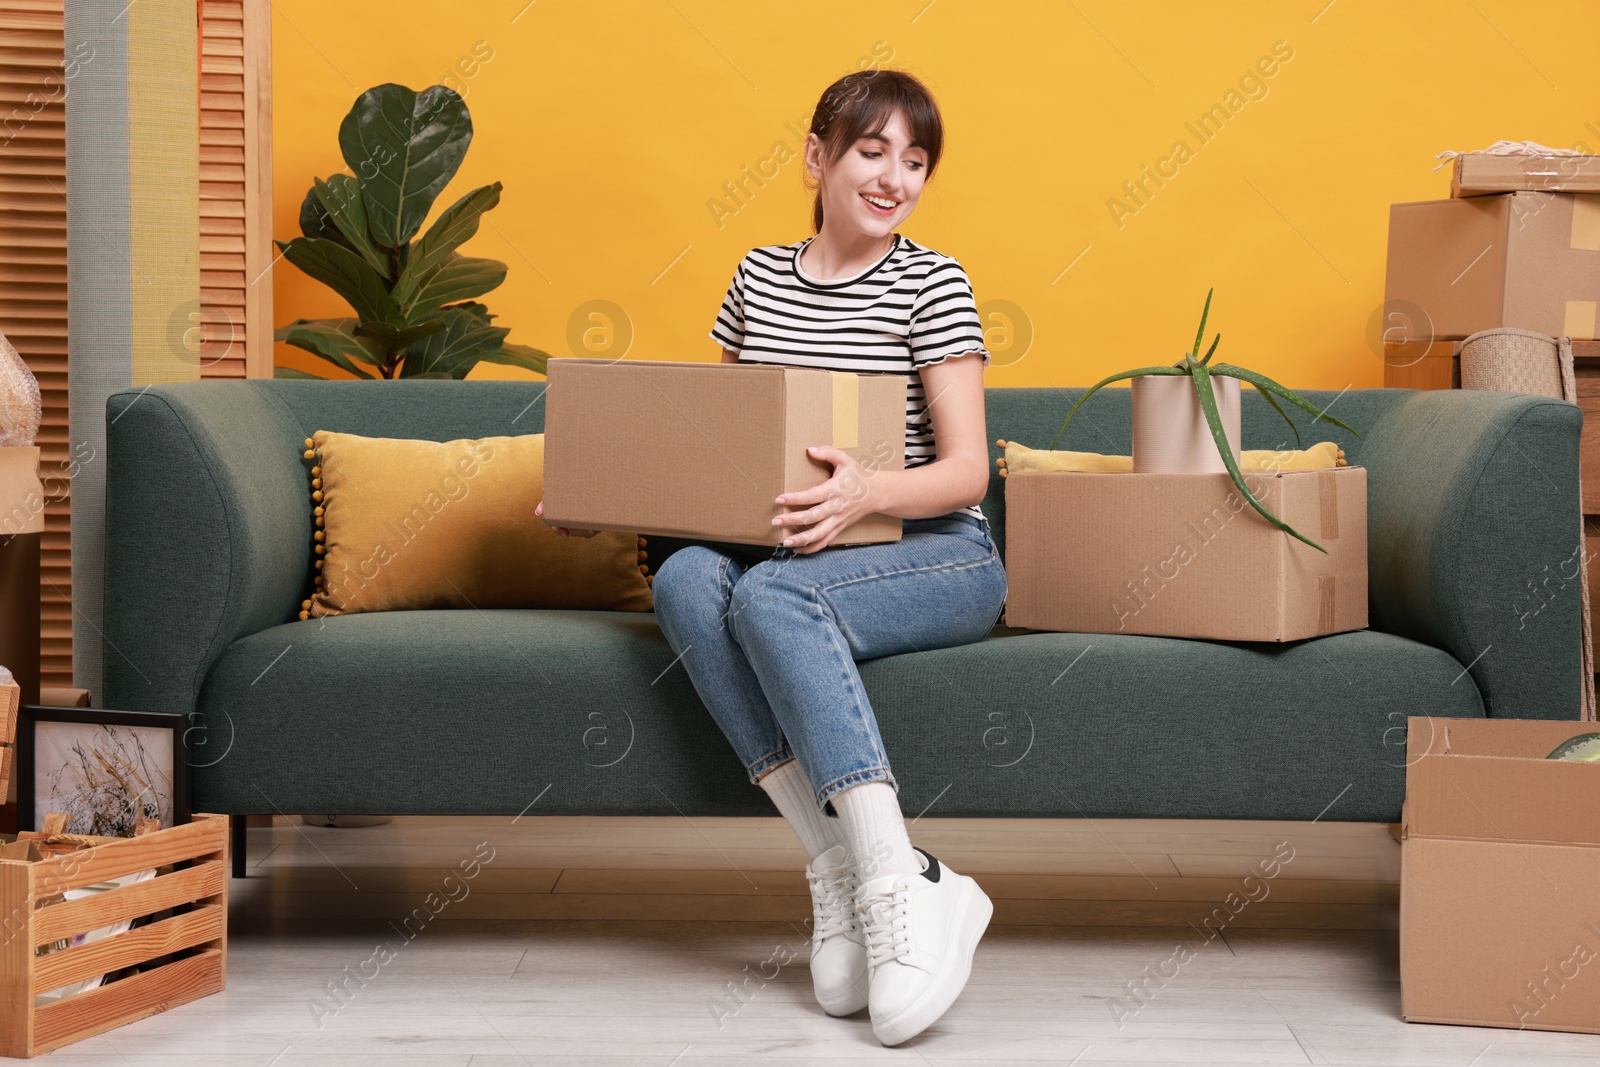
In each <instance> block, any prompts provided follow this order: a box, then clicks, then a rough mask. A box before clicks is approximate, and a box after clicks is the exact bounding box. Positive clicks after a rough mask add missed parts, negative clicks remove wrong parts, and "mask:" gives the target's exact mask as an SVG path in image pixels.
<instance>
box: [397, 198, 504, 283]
mask: <svg viewBox="0 0 1600 1067" xmlns="http://www.w3.org/2000/svg"><path fill="white" fill-rule="evenodd" d="M500 188H501V186H500V183H499V182H494V183H493V184H490V185H485V186H483V187H482V188H481V189H474V190H472V192H470V193H468V194H467V195H466V196H463V197H462V198H461V199H460V200H457V201H456V202H455V203H454V204H451V205H450V206H449V207H448V208H446V209H445V211H444V214H442V215H440V216H439V217H438V218H436V219H434V220H433V225H432V226H429V227H428V232H426V233H424V234H423V235H422V237H421V239H419V240H418V241H417V242H416V245H415V246H414V247H413V248H412V249H411V259H410V261H409V262H408V263H407V264H406V269H405V272H404V273H403V274H401V275H400V278H399V280H398V281H396V282H395V283H394V289H393V290H392V292H393V294H394V302H395V303H396V304H399V305H400V306H401V307H402V308H404V307H405V306H406V305H407V304H409V303H410V302H411V299H412V297H414V296H415V295H416V292H417V289H418V287H419V286H420V285H421V284H422V280H423V279H424V278H425V277H426V276H427V274H428V272H430V271H432V270H433V269H434V268H435V267H437V266H438V265H439V264H441V263H443V262H444V260H445V258H446V257H447V256H449V255H450V253H451V252H454V251H455V250H456V249H457V248H458V247H460V246H461V245H462V244H463V243H464V242H465V241H466V240H467V239H468V238H470V237H471V236H472V235H473V234H475V233H477V232H478V220H479V219H480V218H481V217H482V215H483V213H484V212H485V211H488V210H489V209H490V208H492V207H494V206H495V205H496V204H498V203H499V202H500Z"/></svg>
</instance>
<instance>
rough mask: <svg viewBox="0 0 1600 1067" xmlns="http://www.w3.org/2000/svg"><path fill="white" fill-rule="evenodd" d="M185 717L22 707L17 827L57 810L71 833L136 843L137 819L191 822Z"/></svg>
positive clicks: (32, 826) (31, 825)
mask: <svg viewBox="0 0 1600 1067" xmlns="http://www.w3.org/2000/svg"><path fill="white" fill-rule="evenodd" d="M183 728H184V716H183V715H181V714H179V713H177V712H162V711H116V710H112V709H109V708H66V707H52V706H48V705H43V704H24V705H23V706H22V707H21V708H19V709H18V713H17V742H16V753H15V761H16V779H17V828H18V829H19V830H38V829H40V822H41V821H42V820H43V818H44V816H45V815H46V814H48V813H50V812H52V811H60V812H64V813H66V814H67V815H68V817H69V818H68V823H67V830H68V832H70V833H84V834H96V835H104V836H109V837H132V836H133V829H134V820H135V819H136V818H139V817H140V816H144V817H149V818H159V819H160V820H161V827H162V829H166V828H167V827H170V826H177V825H180V824H182V823H186V822H189V821H190V815H191V811H190V796H189V788H190V783H189V773H188V763H187V761H186V760H185V759H184V758H183V742H184V735H183Z"/></svg>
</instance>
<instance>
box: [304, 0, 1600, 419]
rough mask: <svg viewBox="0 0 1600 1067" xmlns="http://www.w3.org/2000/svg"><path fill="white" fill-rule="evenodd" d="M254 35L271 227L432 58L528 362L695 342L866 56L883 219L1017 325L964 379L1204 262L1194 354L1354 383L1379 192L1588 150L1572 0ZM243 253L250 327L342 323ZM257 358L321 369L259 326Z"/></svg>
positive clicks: (1104, 341)
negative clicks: (1548, 151)
mask: <svg viewBox="0 0 1600 1067" xmlns="http://www.w3.org/2000/svg"><path fill="white" fill-rule="evenodd" d="M513 19H515V21H514V22H513ZM272 29H273V42H272V43H273V98H274V100H273V127H274V145H273V150H274V166H275V175H274V178H275V184H276V210H275V218H276V227H275V228H276V236H277V237H278V238H279V239H284V240H287V239H288V238H289V237H292V236H294V235H295V234H297V233H298V232H299V230H298V227H297V225H296V219H297V215H298V208H299V204H300V201H301V199H302V198H303V196H304V195H305V192H306V190H307V188H308V187H309V185H310V181H311V177H312V176H313V175H320V176H323V177H326V176H328V175H330V174H332V173H334V172H336V171H339V170H341V169H342V168H343V161H342V160H341V158H340V156H339V151H338V144H337V136H336V135H337V129H338V124H339V121H340V119H341V118H342V117H343V116H344V114H345V112H346V111H347V110H348V109H349V107H350V104H351V103H352V102H353V101H354V99H355V97H356V96H357V95H358V94H359V93H360V92H361V91H363V90H365V89H367V88H369V87H371V86H373V85H377V84H380V83H382V82H386V81H395V82H399V83H402V84H405V85H408V86H410V87H411V88H413V89H417V90H421V89H423V88H425V87H426V86H428V85H432V84H435V83H438V82H445V83H446V84H449V85H451V86H453V87H455V88H457V89H458V91H463V92H464V93H465V96H466V102H467V105H468V107H469V108H470V109H471V112H472V118H473V125H474V130H475V134H474V139H473V141H472V146H471V148H470V149H469V151H468V152H467V156H466V161H465V164H464V165H463V167H462V170H461V172H460V174H459V175H458V176H457V178H456V179H455V181H454V182H453V183H452V185H451V187H450V188H449V189H447V191H446V193H445V195H443V196H441V197H440V200H439V201H438V203H437V205H436V210H437V209H442V208H443V207H444V206H446V205H448V204H449V203H450V202H451V201H453V200H454V199H455V197H456V196H458V195H460V194H461V193H463V192H465V191H466V190H468V189H470V188H473V187H475V186H478V185H482V184H485V183H487V182H491V181H495V180H499V181H502V182H504V183H505V190H504V193H503V195H502V200H501V204H500V206H499V207H497V208H495V209H494V210H493V211H491V212H490V213H489V214H488V215H486V216H485V218H486V220H487V222H488V223H490V225H485V226H484V228H483V229H481V230H480V231H479V234H478V236H477V237H475V238H474V239H473V240H472V241H471V242H469V243H468V244H467V245H466V246H465V251H467V252H468V253H469V254H472V255H478V256H492V257H495V258H498V259H502V260H504V261H505V262H506V263H507V264H508V265H509V270H510V273H509V276H508V278H507V280H506V283H505V284H504V285H503V286H502V287H501V288H499V289H497V290H495V291H494V292H492V293H490V294H489V295H488V296H487V297H485V298H484V302H485V303H486V304H488V306H489V308H490V310H491V311H492V312H495V313H496V314H498V315H499V316H500V317H499V318H498V319H497V320H496V322H497V324H498V325H502V326H510V327H512V332H511V335H510V338H509V339H510V340H512V341H517V342H521V343H523V344H529V345H533V346H535V347H538V348H543V349H545V350H547V351H549V352H551V353H553V354H555V355H575V354H576V355H589V354H597V353H596V351H595V350H592V349H591V350H589V351H584V350H582V349H581V348H580V349H579V350H576V351H575V350H574V348H573V347H572V344H571V343H569V339H568V335H569V324H570V320H572V318H573V315H574V312H575V311H577V310H578V309H580V307H582V306H583V305H585V304H587V303H588V302H591V301H609V302H610V303H611V304H612V305H615V306H616V307H617V308H618V309H620V310H621V313H622V314H624V315H625V316H626V318H627V319H628V321H629V322H630V323H631V329H632V332H633V340H632V347H631V349H629V351H628V353H627V354H628V356H629V358H642V359H691V360H702V359H703V360H713V359H716V358H717V354H718V350H717V346H716V345H715V344H714V343H713V342H712V341H711V340H710V339H709V338H707V337H706V331H707V330H708V329H709V328H710V326H711V323H712V321H713V320H714V319H715V317H716V313H717V307H718V305H719V304H720V302H721V300H722V296H723V293H724V291H725V289H726V287H727V285H728V282H729V279H730V278H731V276H732V273H733V269H734V265H735V264H736V263H737V262H738V260H739V258H740V257H741V256H742V255H743V254H744V252H746V251H747V250H748V249H750V248H752V247H754V246H757V245H764V244H777V243H788V242H792V241H797V240H800V239H802V238H804V237H806V236H809V234H810V228H809V218H810V199H809V194H807V193H806V192H805V191H804V190H803V188H802V187H801V171H802V166H801V163H800V161H799V159H798V147H799V143H800V140H801V138H802V137H803V134H804V129H805V127H804V123H805V121H806V120H807V118H808V117H809V114H810V110H811V108H812V107H813V106H814V105H815V103H816V101H817V98H818V96H819V95H820V94H821V92H822V90H823V89H824V88H825V87H826V86H827V84H828V83H829V82H831V81H832V80H833V79H834V78H836V77H838V76H840V75H842V74H845V73H847V72H849V71H851V70H854V69H857V68H858V67H860V66H862V65H864V64H870V63H872V62H874V61H875V60H885V59H886V60H887V62H884V63H882V65H885V66H889V67H896V68H900V69H904V70H908V71H910V72H912V73H914V74H916V75H917V76H918V77H920V78H922V79H923V80H924V81H925V82H926V83H927V84H928V85H929V87H930V88H931V89H932V90H933V92H934V94H935V96H936V97H937V98H938V100H939V102H940V106H941V109H942V111H943V114H944V119H945V124H946V137H947V140H946V150H945V156H944V159H943V160H942V161H941V163H940V166H939V169H938V173H937V174H936V175H935V177H934V179H933V181H932V182H931V183H930V184H929V185H928V187H927V189H926V190H925V192H924V194H923V198H922V202H921V204H920V205H919V206H918V208H917V210H916V212H915V213H914V214H913V215H912V217H911V218H910V219H909V220H908V221H907V222H906V223H905V224H904V225H902V226H901V227H900V230H901V232H902V233H904V234H905V235H907V236H908V237H911V238H912V239H914V240H916V241H918V242H920V243H922V244H924V245H927V246H930V247H932V248H935V249H937V250H939V251H941V252H944V253H946V254H947V255H952V256H955V257H956V258H957V259H959V260H960V261H961V262H962V264H963V265H964V266H965V267H966V269H967V271H968V273H969V274H970V275H971V277H972V280H973V287H974V290H975V293H976V296H977V299H978V302H979V304H980V305H989V304H990V302H1007V303H1009V304H1010V305H1014V306H1015V307H1016V308H1018V309H1020V311H1021V313H1022V314H1023V315H1024V316H1026V318H1027V320H1028V321H1029V322H1030V323H1031V327H1032V331H1033V340H1032V344H1031V347H1030V348H1029V349H1028V350H1027V351H1026V352H1025V353H1024V352H1023V351H1022V349H1021V347H1020V345H1018V344H1017V343H1015V341H1014V340H1013V341H1011V342H1007V340H1006V337H1005V328H1006V323H1005V321H1004V320H1003V319H1002V318H1001V317H999V316H995V317H993V318H991V319H990V321H989V324H988V325H989V326H990V327H991V332H990V334H989V338H990V347H991V349H992V350H993V351H994V352H995V353H996V358H995V360H994V363H993V365H992V366H991V369H990V371H989V373H988V377H987V383H988V384H989V385H991V386H1035V385H1082V384H1087V383H1089V382H1092V381H1094V380H1097V379H1098V378H1100V377H1103V376H1104V375H1106V374H1109V373H1112V372H1114V371H1117V370H1121V369H1124V368H1127V367H1133V366H1141V365H1146V364H1149V363H1151V362H1155V361H1167V360H1169V359H1173V358H1176V357H1177V356H1178V355H1179V354H1181V352H1182V351H1183V350H1185V349H1187V348H1188V347H1189V344H1190V343H1191V342H1192V340H1193V337H1194V327H1195V322H1196V320H1197V316H1198V314H1199V310H1200V305H1201V302H1202V300H1203V298H1204V296H1205V291H1206V289H1207V287H1208V286H1213V285H1214V286H1216V288H1217V295H1216V300H1215V303H1214V305H1213V309H1212V311H1213V315H1212V323H1213V325H1214V326H1215V328H1217V329H1220V330H1221V331H1222V334H1223V340H1222V344H1221V346H1220V348H1219V349H1218V358H1219V359H1226V360H1229V361H1233V362H1238V363H1241V364H1243V365H1245V366H1248V367H1253V368H1255V369H1258V370H1260V371H1262V372H1263V373H1266V374H1269V375H1271V376H1274V377H1276V378H1278V379H1279V380H1280V381H1283V382H1284V383H1285V384H1288V385H1291V386H1295V387H1300V388H1332V389H1339V388H1343V387H1345V386H1355V387H1370V386H1377V385H1381V384H1382V378H1383V373H1382V372H1383V366H1382V363H1381V362H1380V360H1379V359H1378V357H1377V356H1376V355H1375V354H1374V352H1373V350H1372V347H1371V341H1370V337H1369V334H1371V333H1372V332H1373V331H1374V330H1375V326H1374V322H1375V316H1376V313H1377V312H1378V310H1379V306H1380V304H1381V302H1382V298H1383V270H1384V242H1385V237H1386V232H1387V226H1388V210H1387V208H1388V205H1389V204H1390V203H1391V202H1395V201H1403V200H1427V199H1435V198H1440V197H1444V196H1448V195H1449V178H1448V172H1447V171H1446V170H1440V171H1438V172H1433V171H1432V170H1431V168H1432V166H1433V165H1434V163H1435V159H1434V155H1435V153H1437V152H1439V151H1441V150H1444V149H1467V148H1476V147H1483V146H1486V145H1488V144H1490V143H1491V142H1493V141H1495V140H1497V139H1500V138H1508V139H1517V140H1520V139H1524V138H1526V139H1532V140H1536V141H1541V142H1543V143H1545V144H1550V145H1555V146H1560V147H1573V146H1575V145H1576V144H1577V143H1578V142H1584V143H1586V144H1587V145H1588V146H1589V147H1590V148H1592V149H1595V150H1600V69H1597V68H1596V66H1595V64H1593V63H1592V61H1591V60H1590V58H1589V57H1588V56H1587V55H1586V53H1585V51H1584V48H1585V46H1586V44H1588V43H1592V42H1593V41H1594V40H1595V39H1596V37H1597V30H1600V7H1597V5H1594V4H1589V3H1584V2H1581V0H1549V2H1545V3H1541V4H1529V3H1523V2H1519V0H1471V2H1463V0H1419V2H1410V0H1408V2H1405V3H1392V2H1385V3H1379V2H1377V0H1335V2H1334V3H1332V4H1328V2H1327V0H1297V2H1293V3H1288V2H1274V3H1267V2H1249V3H1222V2H1212V3H1207V4H1194V5H1189V4H1178V3H1172V2H1144V3H1114V2H1112V0H1077V3H1076V5H1075V6H1074V5H1072V4H1061V3H1056V2H1053V0H1052V2H1042V0H1040V2H1029V3H1000V2H986V3H979V2H977V0H934V2H933V3H931V4H930V3H928V0H894V2H885V3H873V4H863V3H861V2H859V0H852V2H842V0H827V2H812V3H807V4H804V5H781V6H780V5H777V4H752V3H732V2H728V0H672V2H670V3H669V2H665V0H627V2H601V0H592V2H579V0H535V2H534V3H531V4H528V3H527V2H526V0H463V2H454V3H437V2H435V3H425V2H421V0H386V2H385V3H382V4H379V3H376V2H374V0H367V2H365V3H356V2H352V0H341V2H339V3H330V2H328V0H316V2H313V0H274V4H273V21H272ZM1276 42H1285V44H1284V45H1280V46H1279V51H1280V54H1281V53H1282V52H1283V51H1284V50H1285V48H1287V49H1291V50H1292V58H1291V59H1289V60H1288V61H1287V62H1286V63H1282V64H1281V65H1280V66H1278V67H1277V68H1276V70H1275V72H1274V74H1273V76H1272V77H1270V78H1265V79H1262V81H1261V83H1260V85H1259V86H1257V85H1254V84H1252V83H1248V82H1247V83H1246V88H1248V89H1251V90H1252V91H1253V92H1254V93H1255V95H1256V97H1257V98H1255V99H1251V98H1249V97H1247V96H1245V95H1244V94H1242V93H1241V94H1240V96H1239V97H1237V98H1235V100H1234V101H1231V102H1232V103H1237V102H1238V101H1240V100H1242V101H1243V106H1241V107H1239V108H1238V110H1237V113H1236V114H1233V115H1232V116H1231V117H1230V118H1229V120H1228V122H1227V124H1226V125H1225V126H1224V127H1223V128H1222V130H1221V132H1220V133H1218V134H1216V136H1215V137H1214V138H1213V139H1212V140H1211V141H1210V142H1209V143H1206V144H1201V143H1200V141H1199V139H1198V138H1197V137H1195V136H1194V134H1193V133H1192V132H1191V131H1189V130H1188V129H1187V128H1186V126H1185V123H1187V122H1194V121H1195V120H1197V119H1198V118H1199V116H1200V115H1201V114H1202V113H1204V112H1205V111H1206V110H1207V109H1208V108H1209V107H1210V106H1211V105H1212V104H1215V103H1224V104H1226V103H1230V101H1227V100H1225V94H1226V93H1227V92H1228V91H1229V90H1230V89H1235V88H1237V87H1238V83H1239V80H1240V78H1241V76H1243V75H1245V74H1247V73H1248V72H1249V71H1250V70H1251V68H1252V65H1253V64H1255V63H1256V61H1257V60H1258V58H1260V57H1263V56H1270V55H1271V53H1272V52H1273V48H1274V45H1275V43H1276ZM491 53H492V55H491ZM474 54H477V55H480V56H484V55H490V56H491V58H489V59H488V61H487V62H486V63H481V64H478V65H476V66H474V64H473V63H472V62H470V60H471V59H472V57H473V56H474ZM459 60H468V61H469V62H467V63H466V64H465V66H464V67H462V68H458V67H457V66H456V64H457V62H458V61H459ZM1269 66H1270V64H1269ZM462 70H466V71H469V72H471V74H472V76H471V77H467V76H465V75H464V74H463V73H462ZM447 78H448V79H450V80H448V81H447V80H446V79H447ZM1263 90H1264V95H1262V93H1263ZM791 124H792V125H791ZM796 130H798V131H799V132H798V133H797V132H795V131H796ZM1178 140H1183V141H1185V142H1187V145H1188V148H1189V149H1190V151H1191V152H1192V153H1193V154H1192V158H1189V159H1188V160H1187V161H1186V162H1184V163H1182V164H1181V165H1180V166H1177V168H1176V175H1175V176H1174V177H1172V178H1171V179H1169V180H1167V181H1166V184H1165V186H1164V187H1162V188H1159V189H1155V192H1154V195H1153V196H1150V197H1149V198H1148V199H1147V200H1146V201H1145V203H1144V205H1143V206H1140V207H1139V208H1138V210H1137V211H1136V212H1132V213H1129V212H1127V211H1124V212H1122V213H1121V217H1120V219H1118V218H1114V212H1113V211H1112V210H1111V208H1110V207H1109V206H1108V202H1109V201H1111V200H1112V198H1114V197H1119V196H1122V197H1123V200H1124V204H1125V205H1126V207H1128V208H1132V207H1134V206H1136V205H1135V204H1134V202H1133V201H1131V200H1128V199H1127V198H1126V196H1125V194H1124V191H1123V183H1124V182H1125V181H1129V180H1135V179H1139V178H1141V177H1142V173H1143V172H1142V168H1143V167H1144V166H1145V165H1147V164H1148V165H1149V166H1151V167H1152V168H1154V167H1156V166H1157V165H1158V161H1159V160H1161V159H1162V158H1163V157H1166V156H1169V155H1170V154H1171V152H1172V149H1173V145H1174V142H1176V141H1178ZM780 146H783V147H780ZM785 150H787V151H785ZM775 154H776V155H779V156H784V155H792V156H793V158H792V159H791V161H790V162H788V163H787V164H783V165H781V166H778V167H777V171H778V172H777V175H776V177H774V178H773V179H772V180H771V181H769V182H768V183H767V184H766V185H765V187H763V188H759V189H757V190H756V191H755V192H754V195H753V196H751V197H749V198H748V201H747V204H746V205H745V206H743V207H741V208H740V209H739V210H737V211H736V212H734V213H731V214H726V213H725V214H724V217H722V218H721V219H720V222H719V220H718V219H717V218H716V216H715V214H714V212H713V210H712V209H711V208H710V206H709V203H710V202H711V201H713V200H714V199H716V198H718V197H719V196H722V195H723V184H724V182H728V181H737V180H739V179H741V178H742V176H743V175H742V171H743V168H745V167H746V166H749V167H751V168H756V167H757V166H758V165H761V164H762V163H763V161H767V160H770V159H771V157H773V156H774V155H775ZM1166 166H1167V169H1168V172H1169V173H1170V172H1171V170H1172V168H1173V165H1172V164H1170V163H1169V164H1167V165H1166ZM768 167H769V170H768V173H771V167H772V164H771V163H768ZM1150 187H1151V188H1154V186H1153V185H1152V186H1150ZM751 188H754V185H753V184H752V185H751ZM725 202H726V203H727V204H728V206H729V207H733V206H736V205H735V204H734V202H733V201H731V200H725ZM1119 222H1120V225H1119ZM1085 249H1087V251H1085ZM1069 264H1072V266H1071V269H1070V270H1067V269H1066V268H1067V267H1068V265H1069ZM275 272H276V273H275V292H276V305H277V314H276V322H277V323H278V324H280V325H281V324H282V323H285V322H288V321H289V320H290V319H293V318H297V317H323V316H333V315H341V314H349V311H348V309H347V308H345V307H344V305H343V304H342V302H340V301H339V300H338V298H337V297H334V296H332V294H331V293H330V292H329V291H328V290H327V289H325V288H324V287H322V286H320V285H319V284H317V283H314V282H311V281H309V280H308V279H307V278H306V277H305V276H304V275H302V274H300V272H299V271H298V270H297V269H296V268H294V267H292V266H290V265H289V264H287V263H285V262H283V261H282V260H279V262H278V264H277V266H276V268H275ZM618 328H619V330H621V329H626V328H627V327H626V326H625V325H624V324H618ZM1209 332H1210V331H1209V330H1208V333H1209ZM619 336H620V334H619ZM591 338H592V339H596V340H599V341H601V342H603V340H604V335H603V333H601V334H592V335H591ZM578 344H579V345H580V346H581V345H582V344H583V341H582V339H581V337H579V339H578ZM1008 344H1009V347H1008ZM600 354H610V355H617V354H619V351H618V350H617V349H616V348H615V347H613V348H611V349H610V350H609V351H608V352H602V353H600ZM277 358H278V362H279V363H280V364H284V365H288V366H294V367H299V368H302V369H305V370H310V371H312V372H313V373H318V374H328V375H334V376H338V375H340V372H339V371H337V370H336V369H334V368H333V367H332V366H331V365H329V364H327V363H324V362H322V361H320V360H317V359H315V358H314V357H311V356H310V355H309V354H307V353H304V352H300V351H298V350H296V349H293V348H290V347H288V346H286V345H281V344H280V345H279V346H278V354H277ZM520 376H524V372H521V371H518V370H514V369H512V368H508V367H500V366H494V365H488V364H484V365H480V367H479V368H478V369H477V370H475V371H474V372H473V374H472V377H474V378H480V377H520Z"/></svg>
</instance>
